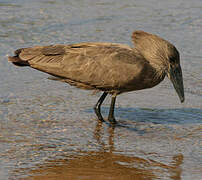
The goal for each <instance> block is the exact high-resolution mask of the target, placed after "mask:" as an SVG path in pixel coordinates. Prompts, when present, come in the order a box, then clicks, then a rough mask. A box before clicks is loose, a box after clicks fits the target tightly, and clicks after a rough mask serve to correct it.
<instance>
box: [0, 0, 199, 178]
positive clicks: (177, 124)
mask: <svg viewBox="0 0 202 180" xmlns="http://www.w3.org/2000/svg"><path fill="white" fill-rule="evenodd" d="M140 29H141V30H144V31H148V32H151V33H155V34H158V35H160V36H162V37H164V38H165V39H167V40H169V41H171V42H172V43H173V44H175V45H176V47H177V48H178V49H179V51H180V53H181V64H182V69H183V76H184V85H185V96H186V97H185V98H186V101H185V103H183V104H181V103H180V101H179V99H178V97H177V95H176V93H175V91H174V89H173V87H172V84H171V83H170V82H169V80H167V79H165V80H164V82H162V83H161V84H160V85H158V86H157V87H155V88H152V89H147V90H144V91H138V92H131V93H127V94H123V95H121V96H119V97H118V99H117V104H116V107H117V109H116V112H115V114H116V117H117V121H118V122H119V125H118V126H117V127H116V128H115V129H113V128H112V127H110V126H109V124H108V123H104V124H102V125H101V124H99V123H98V122H97V120H96V117H95V114H94V112H93V110H92V107H93V105H94V104H95V103H96V101H97V99H98V98H99V96H100V94H96V95H92V93H91V92H89V91H84V90H80V89H76V88H75V87H71V86H69V85H68V84H64V83H61V82H55V81H51V80H49V79H47V78H48V77H49V75H47V74H44V73H42V72H38V71H36V70H33V69H29V68H18V67H15V66H13V65H11V64H10V63H9V62H7V56H8V55H12V53H13V51H14V50H15V49H17V48H21V47H29V46H34V45H39V44H40V45H49V44H60V43H62V44H65V43H77V42H83V41H110V42H117V43H125V44H129V45H132V43H131V33H132V32H133V31H134V30H140ZM201 34H202V2H201V1H200V0H194V1H188V0H178V1H176V0H171V1H158V0H146V1H142V0H136V1H132V0H125V1H120V0H118V1H110V2H109V1H105V0H101V1H93V2H92V1H90V0H85V1H80V0H78V1H70V0H69V1H68V0H57V1H56V0H42V1H41V0H40V1H39V0H36V1H28V0H12V1H11V0H6V1H5V0H1V1H0V84H1V86H0V179H2V180H5V179H82V180H83V179H84V180H85V179H117V178H119V179H134V178H136V179H163V180H164V179H165V180H166V179H174V180H180V179H187V180H189V179H194V180H195V179H196V180H198V179H200V178H201V176H202V173H201V168H202V163H201V162H202V154H201V152H202V144H201V138H202V134H201V130H202V124H201V122H202V49H201V47H202V42H201V39H200V38H201ZM109 104H110V98H109V97H108V98H107V99H106V102H105V104H104V106H103V109H102V110H103V115H104V116H105V117H107V114H108V107H109Z"/></svg>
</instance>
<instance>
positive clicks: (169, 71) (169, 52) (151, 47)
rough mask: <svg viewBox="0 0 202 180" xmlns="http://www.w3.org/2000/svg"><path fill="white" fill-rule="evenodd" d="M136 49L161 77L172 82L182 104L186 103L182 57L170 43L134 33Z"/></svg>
mask: <svg viewBox="0 0 202 180" xmlns="http://www.w3.org/2000/svg"><path fill="white" fill-rule="evenodd" d="M132 39H133V42H134V46H135V49H137V50H138V51H139V52H140V53H141V54H142V56H144V58H145V59H146V60H147V61H148V62H149V63H150V64H151V65H152V66H153V67H154V68H155V69H156V71H157V74H158V75H159V76H165V75H167V76H168V78H169V79H170V80H171V82H172V84H173V86H174V88H175V90H176V92H177V94H178V96H179V98H180V101H181V102H184V99H185V98H184V86H183V77H182V70H181V66H180V55H179V52H178V50H177V49H176V47H175V46H174V45H172V44H171V43H169V42H168V41H166V40H164V39H162V38H160V37H159V36H157V35H153V34H150V33H147V32H144V31H135V32H133V35H132Z"/></svg>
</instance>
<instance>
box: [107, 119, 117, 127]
mask: <svg viewBox="0 0 202 180" xmlns="http://www.w3.org/2000/svg"><path fill="white" fill-rule="evenodd" d="M108 120H109V122H110V124H111V125H113V126H114V125H115V124H117V121H116V119H115V118H114V117H109V118H108Z"/></svg>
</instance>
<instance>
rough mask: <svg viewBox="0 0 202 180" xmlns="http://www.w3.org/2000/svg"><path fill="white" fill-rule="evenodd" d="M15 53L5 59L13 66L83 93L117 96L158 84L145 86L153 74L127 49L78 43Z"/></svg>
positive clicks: (140, 57) (113, 44)
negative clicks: (91, 91) (29, 69)
mask: <svg viewBox="0 0 202 180" xmlns="http://www.w3.org/2000/svg"><path fill="white" fill-rule="evenodd" d="M15 53H16V55H15V56H13V57H9V59H10V61H12V62H13V63H14V64H16V65H23V66H24V65H29V66H31V67H33V68H35V69H38V70H40V71H43V72H46V73H49V74H51V75H54V76H57V77H60V78H61V80H62V81H66V82H68V83H69V84H71V85H75V86H78V87H80V88H84V89H100V90H104V91H107V92H112V93H113V92H114V91H117V93H121V92H124V91H130V90H138V89H143V88H149V87H153V86H154V85H156V84H158V83H159V82H157V81H156V82H150V83H149V84H148V82H147V83H146V81H147V79H148V78H151V77H152V76H153V75H154V73H155V72H154V70H153V68H152V67H151V66H150V65H149V63H148V61H147V60H146V59H145V58H144V57H143V56H142V55H141V54H140V53H139V52H138V51H137V50H135V49H132V48H131V47H129V46H127V45H122V44H115V43H79V44H72V45H51V46H35V47H31V48H24V49H19V50H17V51H16V52H15ZM145 74H147V77H144V76H145ZM144 81H145V83H144ZM158 81H159V80H158ZM146 84H147V85H146Z"/></svg>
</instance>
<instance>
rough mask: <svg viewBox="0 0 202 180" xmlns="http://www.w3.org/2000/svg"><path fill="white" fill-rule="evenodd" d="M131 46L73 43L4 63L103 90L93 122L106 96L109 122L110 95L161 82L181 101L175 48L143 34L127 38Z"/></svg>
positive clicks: (24, 52)
mask: <svg viewBox="0 0 202 180" xmlns="http://www.w3.org/2000/svg"><path fill="white" fill-rule="evenodd" d="M132 39H133V42H134V47H130V46H128V45H123V44H116V43H97V42H95V43H89V42H88V43H79V44H71V45H50V46H35V47H31V48H22V49H18V50H16V51H15V56H13V57H9V61H11V62H12V63H13V64H15V65H17V66H31V67H32V68H35V69H38V70H40V71H43V72H46V73H48V74H51V75H53V76H56V77H57V78H58V80H61V81H63V82H67V83H69V84H71V85H74V86H76V87H78V88H83V89H89V90H93V89H96V90H100V91H104V93H103V95H102V96H101V98H100V99H99V100H98V102H97V104H96V105H95V107H94V109H95V113H96V114H97V116H98V119H99V120H101V121H103V117H102V115H101V112H100V107H101V104H102V102H103V101H104V99H105V97H106V96H107V94H108V93H110V94H112V101H111V107H110V112H109V117H108V119H109V121H110V122H111V123H115V122H116V121H115V118H114V105H115V100H116V96H117V95H118V94H121V93H123V92H128V91H134V90H141V89H146V88H151V87H153V86H156V85H157V84H159V83H160V82H161V81H162V80H163V79H164V77H165V75H168V77H169V78H170V79H171V81H172V82H173V85H174V87H175V89H176V91H177V93H178V95H179V97H180V99H181V101H182V102H183V101H184V89H183V81H182V72H181V67H180V61H179V53H178V51H177V49H176V48H175V47H174V46H173V45H172V44H171V43H169V42H168V41H166V40H164V39H162V38H160V37H158V36H156V35H153V34H149V33H146V32H144V31H135V32H134V33H133V35H132Z"/></svg>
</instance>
